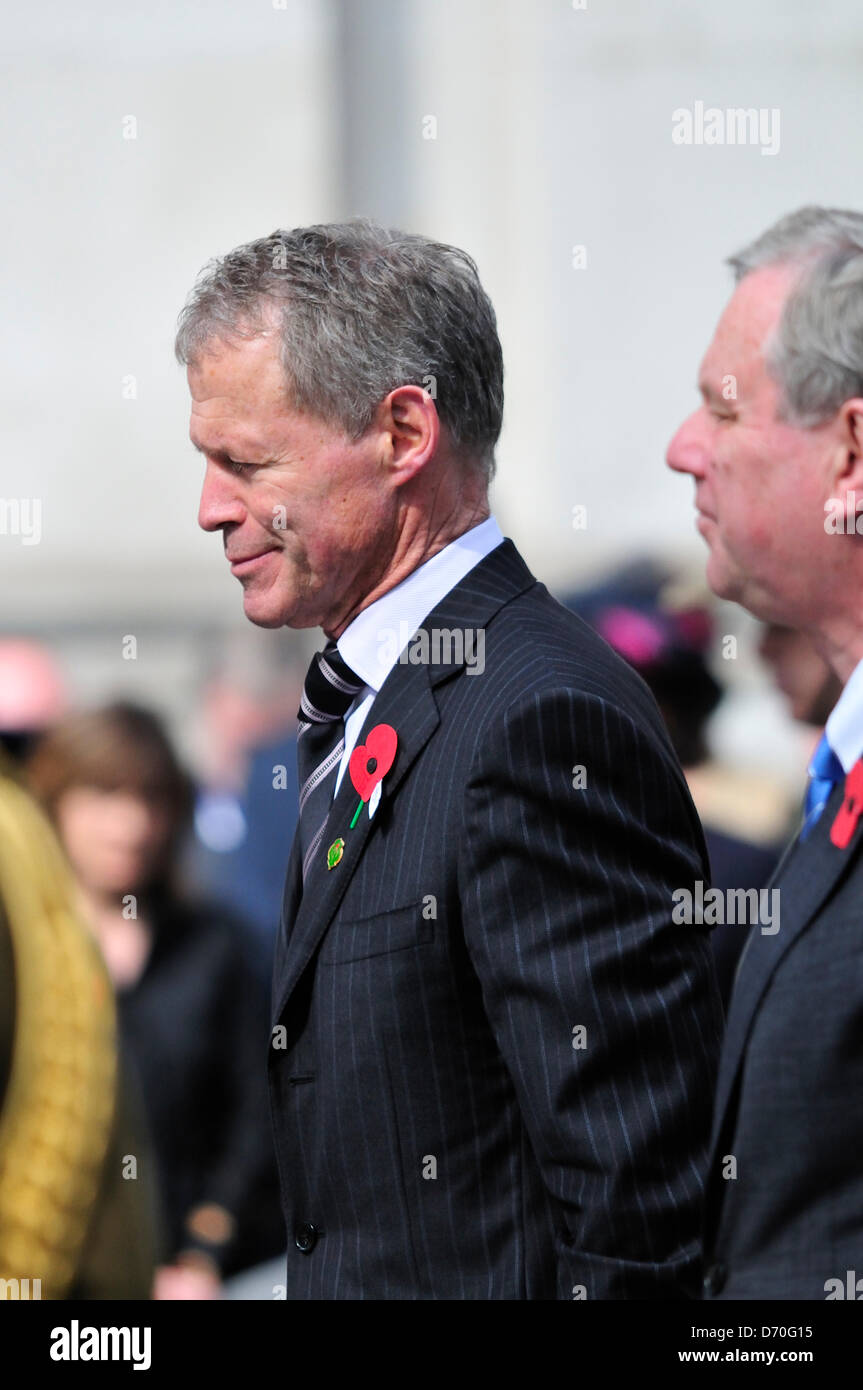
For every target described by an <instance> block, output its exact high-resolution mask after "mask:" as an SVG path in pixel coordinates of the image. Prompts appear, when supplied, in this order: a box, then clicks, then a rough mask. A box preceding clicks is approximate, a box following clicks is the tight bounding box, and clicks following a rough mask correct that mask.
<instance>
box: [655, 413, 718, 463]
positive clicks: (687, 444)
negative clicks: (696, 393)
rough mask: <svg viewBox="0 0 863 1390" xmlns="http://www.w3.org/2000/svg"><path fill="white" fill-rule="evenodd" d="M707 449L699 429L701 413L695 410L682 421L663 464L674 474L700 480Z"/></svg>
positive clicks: (705, 461) (702, 433)
mask: <svg viewBox="0 0 863 1390" xmlns="http://www.w3.org/2000/svg"><path fill="white" fill-rule="evenodd" d="M707 457H708V455H707V447H706V441H705V438H704V431H703V429H702V427H701V411H700V410H696V411H694V412H693V414H692V415H690V416H689V419H688V420H684V422H683V424H682V425H681V426H680V429H679V430H678V431H677V433H676V434H675V436H674V438H673V439H672V441H671V443H670V444H669V446H668V449H667V450H666V454H665V462H666V463H667V464H668V467H669V468H673V469H674V471H675V472H676V473H691V474H692V475H693V477H696V478H700V477H703V475H704V470H705V468H706V467H707Z"/></svg>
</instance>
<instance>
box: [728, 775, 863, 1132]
mask: <svg viewBox="0 0 863 1390" xmlns="http://www.w3.org/2000/svg"><path fill="white" fill-rule="evenodd" d="M843 792H844V789H843V784H842V783H839V785H838V786H836V787H834V789H833V793H832V795H831V797H830V800H829V801H828V803H827V805H826V806H825V808H824V810H823V811H822V813H821V816H820V817H819V819H818V821H817V823H816V824H815V826H814V827H813V829H812V832H811V834H810V835H809V837H808V839H806V840H804V841H801V840H800V838H799V836H798V837H797V839H796V840H794V841H793V842H792V845H791V848H790V850H789V851H787V853H786V854H785V855H784V856H783V859H782V861H781V862H780V864H779V866H778V868H777V870H776V872H775V873H774V875H773V877H772V879H771V881H770V885H769V887H770V888H778V889H779V909H780V918H779V921H780V926H779V931H778V932H777V933H776V934H775V935H774V936H765V935H763V934H762V932H761V929H760V927H759V926H758V925H756V926H754V927H753V928H752V931H751V933H750V935H749V937H748V938H747V941H746V945H745V947H744V952H745V958H741V962H740V966H739V968H738V973H737V976H736V979H735V983H734V990H733V992H732V996H731V1004H730V1006H729V1010H728V1019H727V1023H726V1028H725V1043H724V1046H723V1048H722V1059H721V1062H720V1067H719V1078H718V1081H717V1088H716V1107H715V1110H714V1123H713V1137H712V1142H711V1153H712V1154H714V1155H715V1152H716V1148H717V1146H718V1144H719V1140H720V1137H721V1134H722V1127H723V1122H724V1119H725V1112H726V1110H727V1109H728V1105H729V1101H730V1098H731V1095H732V1092H733V1089H734V1083H735V1080H736V1077H737V1073H738V1070H739V1068H740V1066H741V1063H742V1060H743V1055H744V1053H745V1050H746V1043H747V1041H748V1038H749V1032H750V1030H751V1027H752V1023H753V1019H754V1017H755V1013H756V1010H757V1008H758V1005H759V1004H760V1002H761V999H762V997H763V995H764V992H765V990H766V989H767V986H768V984H769V983H770V980H771V978H772V976H773V973H774V971H775V970H776V968H777V966H778V965H779V962H780V961H781V960H782V958H783V956H784V955H785V954H786V952H787V951H788V950H789V949H790V948H791V946H792V945H793V944H794V942H795V941H796V940H797V938H798V937H799V936H800V934H801V932H803V931H804V930H805V929H806V927H808V926H809V923H810V922H811V921H812V919H813V917H814V916H815V914H816V913H817V912H818V910H819V908H820V907H821V905H822V903H823V902H824V900H825V899H826V898H827V897H828V896H829V894H830V893H831V892H832V891H833V889H834V888H835V886H836V885H837V883H838V882H839V880H840V878H841V877H842V876H843V874H844V873H845V872H846V871H847V870H848V868H849V866H850V865H851V863H852V862H853V860H854V858H855V856H856V854H857V852H858V850H859V849H860V846H861V843H863V820H861V822H860V823H859V824H858V826H857V829H856V831H855V833H854V837H853V839H852V840H851V843H850V845H849V846H848V848H847V849H837V848H836V846H835V845H834V844H833V843H832V842H831V840H830V827H831V826H832V824H833V821H834V819H835V817H836V813H837V811H838V810H839V807H840V805H841V804H842V797H843ZM791 914H793V919H792V920H791V921H787V920H785V918H786V915H788V916H791ZM718 930H719V931H721V930H722V928H721V927H719V928H718Z"/></svg>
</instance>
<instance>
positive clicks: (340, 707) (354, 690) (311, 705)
mask: <svg viewBox="0 0 863 1390" xmlns="http://www.w3.org/2000/svg"><path fill="white" fill-rule="evenodd" d="M364 685H365V681H362V680H360V678H359V676H358V675H357V674H356V672H355V671H352V670H351V668H350V666H349V665H348V663H347V662H346V661H345V660H343V658H342V657H341V656H340V655H339V649H338V647H337V645H336V643H335V642H328V643H327V645H326V646H325V647H324V650H323V651H322V652H315V655H314V656H313V657H312V660H311V662H310V664H309V669H308V671H307V673H306V680H305V684H304V685H303V698H302V700H301V702H300V708H299V712H298V714H297V718H298V719H299V721H300V724H301V725H303V724H329V723H332V721H333V720H335V719H343V718H344V715H345V713H346V711H347V709H348V708H349V706H350V705H351V704H352V703H353V701H354V700H355V699H356V697H357V695H358V694H359V692H360V691H361V690H362V688H363V686H364Z"/></svg>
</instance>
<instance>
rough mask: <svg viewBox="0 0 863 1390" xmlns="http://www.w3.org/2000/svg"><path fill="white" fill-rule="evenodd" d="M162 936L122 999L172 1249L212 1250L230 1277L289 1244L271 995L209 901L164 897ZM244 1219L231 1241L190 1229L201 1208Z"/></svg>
mask: <svg viewBox="0 0 863 1390" xmlns="http://www.w3.org/2000/svg"><path fill="white" fill-rule="evenodd" d="M149 910H150V912H151V916H152V920H153V923H154V927H155V940H154V945H153V949H152V951H151V954H150V957H149V959H148V961H147V964H146V966H145V969H144V971H143V974H142V975H141V977H140V979H139V980H138V982H137V983H136V984H135V985H134V986H133V987H132V988H131V989H128V990H123V991H121V992H120V993H119V996H118V1008H119V1014H120V1023H121V1029H122V1034H123V1038H124V1041H125V1044H126V1047H127V1050H128V1052H129V1054H130V1056H131V1057H132V1059H133V1060H134V1062H135V1066H136V1069H137V1073H138V1076H139V1079H140V1084H141V1089H142V1092H143V1096H144V1100H145V1104H146V1108H147V1114H148V1119H149V1123H150V1129H151V1132H152V1136H153V1142H154V1144H155V1148H156V1153H157V1157H158V1160H159V1166H160V1173H161V1180H162V1181H161V1186H162V1191H163V1194H164V1203H165V1208H166V1216H167V1227H168V1239H169V1256H173V1255H174V1254H176V1253H177V1252H178V1251H179V1250H181V1249H189V1248H193V1247H195V1246H201V1248H207V1250H208V1253H211V1254H212V1255H213V1256H214V1258H216V1260H217V1263H218V1264H219V1265H220V1267H221V1269H222V1272H223V1273H225V1274H230V1273H233V1272H235V1271H237V1270H240V1269H244V1268H246V1267H248V1266H249V1265H251V1264H254V1263H257V1262H258V1261H260V1260H264V1259H267V1258H269V1257H271V1256H272V1255H274V1254H276V1253H278V1251H280V1250H282V1249H284V1230H283V1225H282V1221H281V1217H280V1212H279V1202H278V1178H277V1173H276V1166H275V1155H274V1152H273V1139H272V1129H271V1125H270V1118H269V1114H268V1110H267V1099H266V1055H267V1053H266V1049H267V1040H268V1018H267V1001H266V995H265V994H264V992H263V991H262V989H261V988H260V986H259V984H258V982H257V981H256V979H255V976H254V973H253V971H252V969H251V967H250V965H249V962H248V960H247V958H246V955H245V953H244V951H243V948H242V944H241V943H242V931H241V928H240V927H239V925H238V924H237V922H236V921H235V919H234V918H233V917H231V916H228V915H227V914H225V913H224V912H223V911H222V910H221V909H220V908H218V907H215V906H213V905H211V904H205V903H187V902H185V901H177V900H169V899H167V898H165V897H160V898H159V899H156V900H154V901H153V902H152V904H151V905H150V909H149ZM205 1203H215V1204H217V1205H218V1206H220V1207H223V1208H225V1209H226V1210H227V1211H228V1212H229V1213H230V1214H231V1216H232V1217H233V1218H234V1219H235V1221H236V1224H237V1235H236V1238H235V1239H233V1240H231V1241H230V1243H229V1244H228V1245H226V1246H225V1247H224V1248H222V1249H221V1250H220V1249H215V1248H210V1247H206V1246H202V1245H201V1243H200V1242H199V1241H197V1240H196V1239H195V1238H193V1237H191V1236H190V1233H189V1231H188V1230H187V1228H186V1224H185V1223H186V1218H187V1216H188V1214H189V1212H190V1211H191V1210H192V1209H193V1208H195V1207H197V1206H200V1205H201V1204H205Z"/></svg>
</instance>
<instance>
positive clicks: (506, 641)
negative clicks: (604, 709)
mask: <svg viewBox="0 0 863 1390" xmlns="http://www.w3.org/2000/svg"><path fill="white" fill-rule="evenodd" d="M484 657H485V672H484V674H485V675H486V677H487V686H486V689H485V690H484V692H483V694H484V697H485V698H486V699H487V700H488V701H489V703H491V704H495V703H497V702H498V701H500V702H502V703H504V704H507V705H508V704H511V703H513V702H514V701H517V700H518V699H521V698H525V697H528V696H530V695H543V694H551V693H553V692H555V691H571V692H573V694H575V695H576V696H579V697H582V698H585V699H587V700H599V701H602V702H603V703H605V704H608V705H611V706H614V707H616V708H618V709H619V710H621V711H622V712H623V713H625V714H628V715H629V716H630V717H631V718H632V719H633V720H634V721H635V722H636V723H638V724H646V725H647V726H648V727H650V728H651V729H652V730H653V731H654V732H655V733H658V734H659V735H660V736H661V738H662V740H663V742H665V741H666V739H667V735H666V732H665V726H664V724H663V722H662V718H661V716H660V714H659V710H658V708H657V705H656V701H655V700H654V698H653V695H652V694H651V692H650V690H649V689H648V687H647V685H646V684H645V682H644V681H643V680H642V679H641V677H640V676H639V675H638V673H637V672H636V671H634V670H633V669H632V667H631V666H629V665H628V664H627V663H626V662H625V661H624V660H623V658H622V657H620V656H618V655H617V653H616V652H615V651H613V650H612V648H611V647H610V646H609V645H608V643H607V642H606V641H605V640H604V638H602V637H600V636H599V634H598V633H597V632H595V631H594V630H593V628H592V627H590V626H589V625H588V624H587V623H586V622H585V621H584V619H583V618H580V617H579V616H578V614H577V613H574V612H573V611H572V610H571V609H569V608H565V607H564V605H563V604H562V603H559V602H558V601H557V599H555V598H553V597H552V595H551V594H550V593H549V591H548V589H547V588H546V587H545V585H544V584H542V583H541V582H539V581H537V583H536V584H534V585H532V587H531V588H530V589H527V590H526V591H525V592H524V593H522V594H519V595H518V596H517V597H516V598H514V599H512V600H511V601H510V602H509V603H507V604H505V605H504V607H502V608H501V609H500V610H499V611H498V612H497V613H496V614H495V616H494V617H493V618H492V619H491V621H490V622H489V623H488V625H487V627H486V629H485V652H484ZM483 684H486V682H483Z"/></svg>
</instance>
